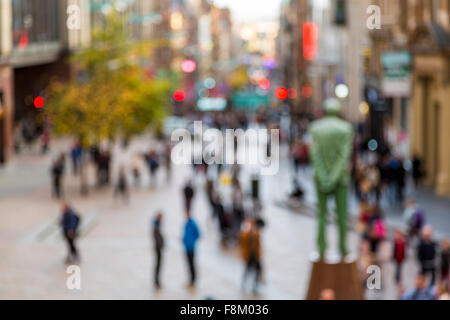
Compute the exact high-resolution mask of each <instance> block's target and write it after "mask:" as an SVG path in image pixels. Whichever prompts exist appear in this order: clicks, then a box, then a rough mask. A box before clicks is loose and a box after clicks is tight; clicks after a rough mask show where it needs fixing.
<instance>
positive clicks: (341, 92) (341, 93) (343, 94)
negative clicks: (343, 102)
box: [334, 84, 349, 99]
mask: <svg viewBox="0 0 450 320" xmlns="http://www.w3.org/2000/svg"><path fill="white" fill-rule="evenodd" d="M334 93H335V94H336V97H338V98H341V99H345V98H347V97H348V94H349V90H348V87H347V86H346V85H345V84H338V85H337V86H336V89H335V90H334Z"/></svg>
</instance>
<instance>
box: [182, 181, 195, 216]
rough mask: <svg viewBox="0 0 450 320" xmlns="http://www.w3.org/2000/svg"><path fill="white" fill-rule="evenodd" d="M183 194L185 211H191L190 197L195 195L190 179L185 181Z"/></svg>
mask: <svg viewBox="0 0 450 320" xmlns="http://www.w3.org/2000/svg"><path fill="white" fill-rule="evenodd" d="M183 195H184V206H185V209H186V211H189V212H190V211H191V206H192V199H193V198H194V196H195V190H194V187H193V186H192V182H191V180H188V182H187V183H186V185H185V186H184V188H183Z"/></svg>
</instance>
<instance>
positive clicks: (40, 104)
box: [34, 96, 44, 109]
mask: <svg viewBox="0 0 450 320" xmlns="http://www.w3.org/2000/svg"><path fill="white" fill-rule="evenodd" d="M34 106H35V107H36V109H40V108H42V107H43V106H44V98H42V97H41V96H38V97H36V98H35V99H34Z"/></svg>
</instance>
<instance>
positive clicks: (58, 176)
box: [51, 153, 66, 199]
mask: <svg viewBox="0 0 450 320" xmlns="http://www.w3.org/2000/svg"><path fill="white" fill-rule="evenodd" d="M65 159H66V158H65V156H64V153H61V154H60V155H59V157H58V158H57V159H56V160H55V161H54V162H53V164H52V168H51V174H52V183H53V195H54V196H55V197H56V199H61V197H62V195H63V190H62V178H63V176H64V169H65Z"/></svg>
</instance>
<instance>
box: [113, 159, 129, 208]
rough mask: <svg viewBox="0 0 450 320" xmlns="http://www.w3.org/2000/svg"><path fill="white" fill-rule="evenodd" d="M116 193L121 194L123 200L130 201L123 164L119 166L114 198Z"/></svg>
mask: <svg viewBox="0 0 450 320" xmlns="http://www.w3.org/2000/svg"><path fill="white" fill-rule="evenodd" d="M118 195H120V196H122V198H123V200H124V201H125V202H129V201H130V193H129V192H128V181H127V176H126V173H125V168H124V167H123V166H122V167H120V171H119V179H118V181H117V186H116V188H115V190H114V198H116V197H117V196H118Z"/></svg>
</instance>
